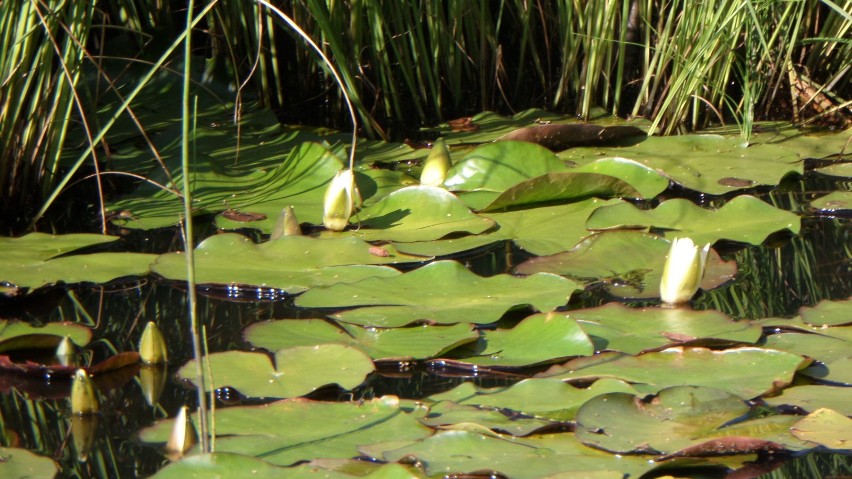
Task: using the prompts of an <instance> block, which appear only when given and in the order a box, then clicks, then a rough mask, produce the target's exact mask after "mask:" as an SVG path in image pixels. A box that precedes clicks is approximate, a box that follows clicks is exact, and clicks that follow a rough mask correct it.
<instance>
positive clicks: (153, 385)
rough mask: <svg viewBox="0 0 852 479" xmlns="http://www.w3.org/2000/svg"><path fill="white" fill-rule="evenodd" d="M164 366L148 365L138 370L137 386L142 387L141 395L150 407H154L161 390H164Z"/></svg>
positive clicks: (165, 375) (166, 375)
mask: <svg viewBox="0 0 852 479" xmlns="http://www.w3.org/2000/svg"><path fill="white" fill-rule="evenodd" d="M166 372H167V371H166V365H165V364H149V365H145V366H142V367H141V368H139V385H140V386H142V395H143V396H145V401H147V402H148V405H150V406H156V405H157V401H158V400H159V399H160V395H162V394H163V389H165V388H166V380H167V379H168V377H169V376H168V374H166Z"/></svg>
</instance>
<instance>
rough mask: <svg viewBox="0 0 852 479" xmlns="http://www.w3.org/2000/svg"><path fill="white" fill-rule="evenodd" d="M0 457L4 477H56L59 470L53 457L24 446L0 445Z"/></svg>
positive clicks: (0, 471)
mask: <svg viewBox="0 0 852 479" xmlns="http://www.w3.org/2000/svg"><path fill="white" fill-rule="evenodd" d="M0 457H2V458H3V460H2V461H0V475H2V476H3V477H4V478H9V479H25V478H29V477H54V476H55V475H56V474H57V473H58V472H59V465H58V464H56V462H54V461H53V460H52V459H50V458H49V457H45V456H39V455H38V454H35V453H34V452H31V451H28V450H26V449H23V448H19V447H0Z"/></svg>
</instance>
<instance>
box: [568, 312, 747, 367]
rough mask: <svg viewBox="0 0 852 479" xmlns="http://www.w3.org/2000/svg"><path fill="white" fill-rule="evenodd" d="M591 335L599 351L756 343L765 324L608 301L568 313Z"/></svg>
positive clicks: (625, 351)
mask: <svg viewBox="0 0 852 479" xmlns="http://www.w3.org/2000/svg"><path fill="white" fill-rule="evenodd" d="M565 314H566V316H568V317H569V318H573V319H574V320H575V321H577V324H579V325H580V327H582V328H583V330H584V331H586V333H587V334H588V335H589V336H590V337H591V338H592V341H593V342H594V343H595V350H596V351H604V350H609V351H620V352H624V353H629V354H639V353H641V352H644V351H650V350H654V349H662V348H664V347H667V346H676V345H679V344H684V343H685V344H690V345H697V344H702V343H704V344H707V343H718V342H728V343H730V342H734V343H749V344H754V343H755V342H757V340H758V339H760V336H761V333H762V328H761V327H760V326H757V325H754V324H751V323H749V322H748V321H739V322H735V321H732V320H731V319H730V318H729V317H728V316H726V315H725V314H723V313H720V312H718V311H714V310H708V311H694V310H692V309H688V308H669V309H663V308H630V307H627V306H624V305H621V304H618V303H609V304H606V305H603V306H600V307H597V308H588V309H578V310H574V311H570V312H568V313H565Z"/></svg>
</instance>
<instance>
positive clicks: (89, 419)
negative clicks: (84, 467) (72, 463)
mask: <svg viewBox="0 0 852 479" xmlns="http://www.w3.org/2000/svg"><path fill="white" fill-rule="evenodd" d="M99 420H100V418H99V417H98V416H97V415H95V414H89V415H87V416H71V437H72V438H73V440H74V450H75V451H76V452H77V460H78V461H80V462H86V461H87V460H88V459H89V453H90V452H91V451H92V446H93V445H94V444H95V437H97V433H98V422H99Z"/></svg>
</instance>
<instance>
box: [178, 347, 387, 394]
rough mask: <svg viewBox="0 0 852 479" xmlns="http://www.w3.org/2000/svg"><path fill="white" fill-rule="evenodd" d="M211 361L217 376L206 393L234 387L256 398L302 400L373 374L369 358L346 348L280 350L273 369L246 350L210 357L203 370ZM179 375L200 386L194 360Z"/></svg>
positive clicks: (352, 384)
mask: <svg viewBox="0 0 852 479" xmlns="http://www.w3.org/2000/svg"><path fill="white" fill-rule="evenodd" d="M207 361H209V362H210V367H211V369H212V371H213V377H212V378H211V377H210V376H209V375H207V376H206V378H205V384H206V387H207V388H208V390H212V389H219V388H222V387H226V386H230V387H232V388H235V389H237V390H238V391H239V392H240V393H242V394H244V395H246V396H253V397H274V398H286V397H297V396H303V395H305V394H308V393H310V392H313V391H315V390H317V389H319V388H321V387H323V386H326V385H329V384H337V385H339V386H340V387H342V388H343V389H353V388H354V387H356V386H358V385H359V384H361V383H362V382H364V379H365V378H366V376H367V375H368V374H370V373H371V372H373V370H374V367H373V361H372V360H371V359H370V358H369V357H368V356H367V355H366V354H364V353H363V352H361V351H359V350H357V349H355V348H352V347H350V346H345V345H342V344H321V345H317V346H296V347H292V348H285V349H279V350H277V351H276V352H275V365H273V363H272V360H270V358H269V356H267V355H266V354H264V353H255V352H252V353H249V352H243V351H225V352H221V353H213V354H210V355H209V356H206V357H205V358H204V367H205V368H206V367H207ZM205 370H206V369H205ZM205 374H207V373H205ZM178 375H179V376H180V377H181V378H183V379H188V380H190V381H192V382H194V383H196V384H197V379H198V376H197V373H196V363H195V360H192V361H189V362H187V363H186V364H184V365H183V367H181V369H180V371H179V373H178Z"/></svg>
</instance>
